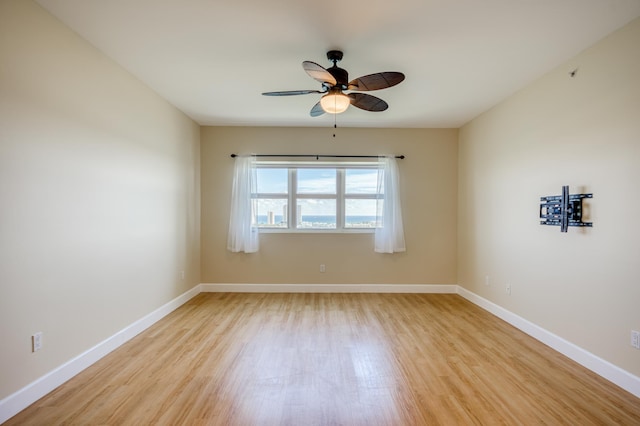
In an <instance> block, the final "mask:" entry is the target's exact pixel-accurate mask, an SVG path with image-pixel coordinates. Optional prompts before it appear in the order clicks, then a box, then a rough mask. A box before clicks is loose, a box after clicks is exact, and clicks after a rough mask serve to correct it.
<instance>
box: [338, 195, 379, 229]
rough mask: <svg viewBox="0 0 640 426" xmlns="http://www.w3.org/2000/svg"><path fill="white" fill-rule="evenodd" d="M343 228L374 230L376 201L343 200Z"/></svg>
mask: <svg viewBox="0 0 640 426" xmlns="http://www.w3.org/2000/svg"><path fill="white" fill-rule="evenodd" d="M344 207H345V220H344V227H345V228H375V227H376V200H357V199H356V200H353V199H348V198H347V199H346V200H344Z"/></svg>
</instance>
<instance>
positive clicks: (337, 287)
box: [200, 284, 458, 294]
mask: <svg viewBox="0 0 640 426" xmlns="http://www.w3.org/2000/svg"><path fill="white" fill-rule="evenodd" d="M200 285H201V291H203V292H207V293H451V294H455V293H457V289H458V286H457V285H446V284H433V285H432V284H200Z"/></svg>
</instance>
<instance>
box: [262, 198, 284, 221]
mask: <svg viewBox="0 0 640 426" xmlns="http://www.w3.org/2000/svg"><path fill="white" fill-rule="evenodd" d="M256 201H257V204H258V227H265V228H286V227H287V216H288V215H287V200H286V199H282V198H280V199H273V198H259V199H257V200H256Z"/></svg>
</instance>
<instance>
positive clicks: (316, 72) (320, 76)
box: [302, 61, 338, 86]
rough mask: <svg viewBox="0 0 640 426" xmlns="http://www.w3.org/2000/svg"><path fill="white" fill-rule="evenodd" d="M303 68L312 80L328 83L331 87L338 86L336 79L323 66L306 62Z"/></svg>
mask: <svg viewBox="0 0 640 426" xmlns="http://www.w3.org/2000/svg"><path fill="white" fill-rule="evenodd" d="M302 68H304V70H305V71H306V72H307V74H309V76H311V78H313V79H315V80H318V81H319V82H320V83H328V84H330V85H331V86H335V85H336V84H338V82H337V81H336V79H335V77H334V76H332V75H331V73H330V72H329V71H327V70H326V69H325V68H324V67H323V66H322V65H318V64H316V63H315V62H311V61H304V62H303V63H302Z"/></svg>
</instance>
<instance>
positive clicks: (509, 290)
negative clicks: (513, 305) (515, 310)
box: [504, 283, 511, 296]
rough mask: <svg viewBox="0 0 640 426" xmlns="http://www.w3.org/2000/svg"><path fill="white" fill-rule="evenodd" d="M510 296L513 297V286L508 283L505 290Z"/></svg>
mask: <svg viewBox="0 0 640 426" xmlns="http://www.w3.org/2000/svg"><path fill="white" fill-rule="evenodd" d="M504 290H505V291H506V292H507V294H508V295H509V296H511V284H510V283H507V286H506V287H505V289H504Z"/></svg>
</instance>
